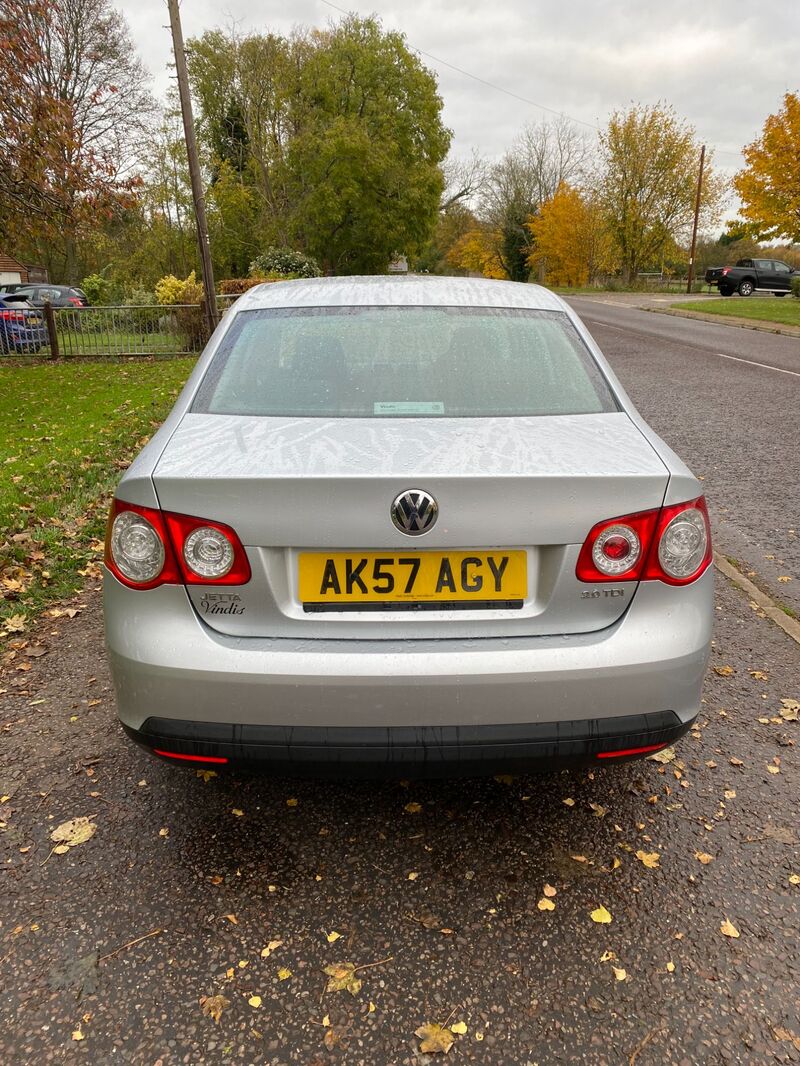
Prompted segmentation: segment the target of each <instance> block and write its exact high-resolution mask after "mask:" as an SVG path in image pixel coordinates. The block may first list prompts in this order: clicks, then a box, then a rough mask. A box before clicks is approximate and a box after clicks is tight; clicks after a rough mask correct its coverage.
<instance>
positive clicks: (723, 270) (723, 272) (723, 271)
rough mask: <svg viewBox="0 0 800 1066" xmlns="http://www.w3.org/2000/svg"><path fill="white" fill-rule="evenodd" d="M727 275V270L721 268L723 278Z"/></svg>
mask: <svg viewBox="0 0 800 1066" xmlns="http://www.w3.org/2000/svg"><path fill="white" fill-rule="evenodd" d="M727 273H728V268H727V267H723V268H722V276H723V277H724V276H725V275H726V274H727Z"/></svg>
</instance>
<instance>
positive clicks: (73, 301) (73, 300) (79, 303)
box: [68, 296, 83, 307]
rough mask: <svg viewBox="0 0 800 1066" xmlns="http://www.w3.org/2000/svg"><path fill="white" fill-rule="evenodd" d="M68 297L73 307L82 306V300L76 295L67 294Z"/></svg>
mask: <svg viewBox="0 0 800 1066" xmlns="http://www.w3.org/2000/svg"><path fill="white" fill-rule="evenodd" d="M68 299H69V302H70V303H71V304H72V306H73V307H83V300H81V299H79V298H78V297H77V296H69V297H68Z"/></svg>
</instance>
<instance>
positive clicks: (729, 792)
mask: <svg viewBox="0 0 800 1066" xmlns="http://www.w3.org/2000/svg"><path fill="white" fill-rule="evenodd" d="M723 795H724V796H725V799H726V800H732V799H736V790H735V789H733V788H726V789H725V792H724V793H723Z"/></svg>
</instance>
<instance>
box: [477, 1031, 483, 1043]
mask: <svg viewBox="0 0 800 1066" xmlns="http://www.w3.org/2000/svg"><path fill="white" fill-rule="evenodd" d="M475 1039H476V1040H477V1041H478V1042H479V1043H480V1041H481V1040H483V1033H476V1034H475Z"/></svg>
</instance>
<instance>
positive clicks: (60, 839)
mask: <svg viewBox="0 0 800 1066" xmlns="http://www.w3.org/2000/svg"><path fill="white" fill-rule="evenodd" d="M96 831H97V826H96V825H95V823H94V822H93V821H91V819H89V818H71V819H70V820H69V821H68V822H62V823H61V825H59V826H57V827H56V828H55V829H54V830H53V832H52V833H51V834H50V839H51V840H55V841H56V842H57V843H59V844H64V845H66V847H67V848H76V847H77V846H78V845H79V844H85V843H86V841H87V840H91V839H92V837H93V836H94V834H95V832H96ZM59 854H60V853H59Z"/></svg>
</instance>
